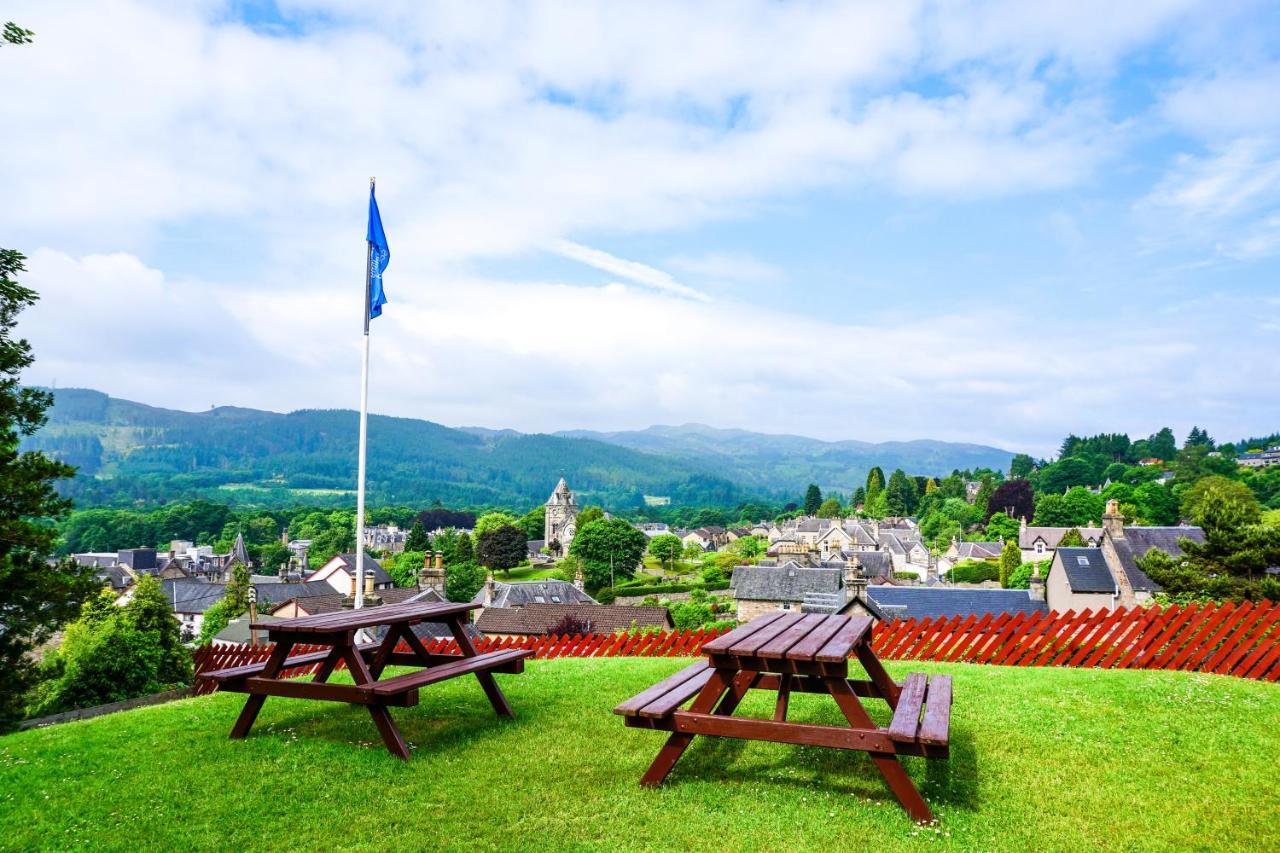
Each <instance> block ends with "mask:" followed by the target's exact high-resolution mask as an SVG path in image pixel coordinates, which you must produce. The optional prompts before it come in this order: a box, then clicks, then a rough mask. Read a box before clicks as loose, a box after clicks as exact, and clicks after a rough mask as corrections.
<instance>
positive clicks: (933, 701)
mask: <svg viewBox="0 0 1280 853" xmlns="http://www.w3.org/2000/svg"><path fill="white" fill-rule="evenodd" d="M919 738H920V742H921V743H923V744H927V745H929V746H946V745H947V744H948V743H949V742H950V741H951V676H949V675H932V676H930V677H929V688H928V690H927V691H926V693H925V703H924V721H923V722H921V723H920V734H919Z"/></svg>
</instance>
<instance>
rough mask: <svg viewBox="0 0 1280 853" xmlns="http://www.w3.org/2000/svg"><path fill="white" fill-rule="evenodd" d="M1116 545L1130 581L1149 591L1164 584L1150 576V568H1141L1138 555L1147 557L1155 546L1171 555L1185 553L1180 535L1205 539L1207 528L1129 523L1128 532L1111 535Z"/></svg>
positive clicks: (1112, 542)
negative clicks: (1144, 569) (1205, 529)
mask: <svg viewBox="0 0 1280 853" xmlns="http://www.w3.org/2000/svg"><path fill="white" fill-rule="evenodd" d="M1108 538H1110V540H1111V544H1112V545H1114V546H1115V549H1116V556H1117V557H1118V558H1119V559H1120V565H1121V567H1122V568H1123V569H1124V571H1125V574H1126V575H1128V577H1129V584H1130V585H1131V586H1132V587H1133V588H1134V589H1135V590H1146V591H1148V592H1151V591H1155V590H1158V589H1160V585H1159V584H1157V583H1156V582H1155V581H1153V580H1152V579H1151V578H1149V577H1147V574H1146V572H1144V571H1142V569H1140V568H1138V563H1137V559H1138V558H1139V557H1145V556H1146V555H1147V553H1148V552H1149V551H1151V549H1153V548H1155V549H1157V550H1160V551H1164V552H1165V553H1166V554H1168V555H1169V556H1170V557H1178V556H1181V555H1182V547H1181V546H1180V545H1179V544H1178V540H1180V539H1190V540H1191V541H1192V542H1203V541H1204V530H1203V529H1201V528H1199V527H1190V526H1187V527H1126V528H1125V529H1124V536H1111V537H1108Z"/></svg>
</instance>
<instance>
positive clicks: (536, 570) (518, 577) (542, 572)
mask: <svg viewBox="0 0 1280 853" xmlns="http://www.w3.org/2000/svg"><path fill="white" fill-rule="evenodd" d="M559 571H560V570H559V569H557V568H556V567H555V566H541V567H539V566H523V567H521V568H516V569H512V570H511V571H510V572H498V573H497V574H495V575H494V577H496V578H497V579H498V580H500V581H540V580H543V579H544V578H550V577H555V576H556V573H557V572H559Z"/></svg>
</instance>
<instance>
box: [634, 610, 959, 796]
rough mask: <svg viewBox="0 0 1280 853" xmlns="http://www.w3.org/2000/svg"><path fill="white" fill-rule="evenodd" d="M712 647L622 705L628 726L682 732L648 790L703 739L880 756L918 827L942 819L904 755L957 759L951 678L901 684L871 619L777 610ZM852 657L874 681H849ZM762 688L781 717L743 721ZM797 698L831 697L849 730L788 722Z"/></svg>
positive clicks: (654, 770)
mask: <svg viewBox="0 0 1280 853" xmlns="http://www.w3.org/2000/svg"><path fill="white" fill-rule="evenodd" d="M702 651H703V653H704V654H705V655H706V659H705V660H700V661H698V662H697V663H694V664H692V665H691V666H687V667H685V668H684V669H682V670H680V671H679V672H677V673H675V674H674V675H672V676H670V677H669V678H666V679H664V680H662V681H660V682H658V683H657V684H655V685H653V686H652V687H650V688H648V689H646V690H643V691H641V692H640V693H638V694H636V695H635V696H633V697H631V698H630V699H628V700H627V701H625V702H623V703H622V704H620V705H618V706H617V707H616V708H614V709H613V710H614V713H615V714H620V715H622V717H623V718H624V720H625V723H626V725H628V726H631V727H635V728H646V729H658V730H662V731H669V732H671V733H672V734H671V736H670V737H669V738H667V742H666V744H665V745H664V746H663V747H662V749H661V751H659V753H658V756H657V758H655V759H654V761H653V764H652V765H650V767H649V769H648V771H647V772H646V773H645V774H644V776H643V778H641V780H640V783H641V784H642V785H660V784H662V781H663V780H664V779H666V778H667V775H668V774H669V773H670V772H671V770H672V769H673V768H674V767H675V765H676V762H677V761H679V760H680V756H681V755H683V754H684V751H685V750H686V749H688V747H689V744H690V743H691V742H692V741H693V738H694V737H695V736H696V735H710V736H713V737H729V738H744V739H748V740H764V741H773V742H776V743H791V744H804V745H810V746H826V747H834V748H836V749H850V750H858V751H862V752H866V753H868V754H870V756H871V759H872V761H873V762H874V763H875V765H876V767H877V768H878V769H879V771H880V773H881V775H883V776H884V778H885V781H886V782H887V783H888V785H889V788H890V790H891V791H893V794H894V796H895V797H897V799H898V802H899V803H901V804H902V807H903V808H904V809H905V810H906V811H907V813H908V814H910V815H911V817H912V818H913V819H914V820H917V821H931V820H933V812H932V811H930V809H929V806H928V804H927V803H925V801H924V798H923V797H921V796H920V792H919V791H917V790H916V787H915V785H914V784H912V782H911V778H910V777H909V776H907V773H906V771H905V770H904V769H903V767H902V765H901V764H900V763H899V762H898V756H899V755H916V756H924V757H926V758H948V757H949V753H950V726H951V677H950V676H947V675H934V676H926V675H925V674H923V673H919V672H913V673H911V674H909V675H908V676H907V677H906V679H905V680H904V681H903V682H902V683H901V684H898V683H897V682H895V681H894V680H893V678H891V677H890V675H889V673H888V672H886V671H885V668H884V666H883V665H882V664H881V663H880V660H879V659H878V658H877V657H876V655H875V652H874V651H872V649H871V620H870V619H869V618H867V617H862V616H855V617H850V616H838V615H824V614H798V613H781V612H779V613H771V614H767V615H764V616H760V617H757V618H756V619H753V620H752V621H751V622H748V623H747V624H746V625H743V626H741V627H739V628H735V629H734V630H732V631H730V632H729V633H727V634H725V635H723V636H721V637H717V638H716V639H714V640H712V641H711V642H709V643H707V644H706V645H704V646H703V647H702ZM851 656H855V657H857V659H858V661H859V663H861V664H862V667H863V669H865V670H866V672H867V675H868V678H867V679H856V680H855V679H850V678H849V658H850V657H851ZM752 689H758V690H772V691H776V693H777V700H776V703H775V706H774V713H773V717H772V719H769V720H763V719H756V718H750V717H735V716H733V713H734V711H735V710H736V709H737V707H738V705H739V703H740V702H741V701H742V699H743V697H744V696H745V695H746V693H747V691H748V690H752ZM797 692H800V693H823V694H827V695H830V696H831V697H832V698H833V699H834V700H835V702H836V704H837V705H838V706H839V708H840V710H841V712H842V713H843V715H844V717H845V719H846V720H847V721H848V723H849V726H848V727H845V726H828V725H813V724H808V723H794V722H788V721H787V710H788V704H789V701H790V695H791V694H792V693H797ZM859 697H862V698H874V699H882V700H884V701H885V702H887V703H888V705H889V707H890V708H892V709H893V717H892V719H891V721H890V723H889V725H888V726H887V727H881V726H878V725H876V723H875V722H874V721H873V720H872V719H871V717H870V716H869V715H868V714H867V712H866V710H865V709H864V708H863V706H862V702H861V701H860V698H859ZM690 699H692V700H693V703H692V704H691V705H690V706H689V708H688V709H687V710H682V709H681V706H683V705H684V703H685V702H688V701H689V700H690Z"/></svg>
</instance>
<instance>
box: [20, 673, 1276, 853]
mask: <svg viewBox="0 0 1280 853" xmlns="http://www.w3.org/2000/svg"><path fill="white" fill-rule="evenodd" d="M687 663H688V661H687V660H675V659H637V658H632V659H608V660H574V659H570V660H557V661H532V662H530V663H529V666H528V670H527V671H526V672H525V673H524V674H523V675H519V676H500V681H501V683H502V685H503V687H504V689H505V690H506V691H507V695H508V697H509V698H510V699H511V701H512V703H513V705H514V706H515V708H516V710H517V713H518V714H519V719H518V720H515V721H500V720H498V719H496V718H495V717H494V716H493V714H492V712H491V710H490V709H489V706H488V704H487V703H486V702H485V700H484V697H483V694H482V693H481V692H480V689H479V686H478V685H477V684H476V683H475V681H474V680H472V679H457V680H453V681H450V682H447V683H445V684H442V685H436V686H433V687H430V688H427V689H425V690H423V692H422V699H421V704H420V705H418V706H417V707H416V708H408V709H395V710H393V714H394V715H395V717H396V718H397V720H398V721H399V722H400V725H401V728H402V731H403V732H404V735H405V737H406V739H407V740H408V741H409V742H410V743H411V744H412V745H413V746H414V747H415V752H414V758H413V760H412V761H411V762H409V763H407V764H404V763H401V762H399V761H397V760H395V759H393V758H391V757H390V756H389V755H388V754H387V753H386V752H385V751H384V750H383V747H382V745H381V743H380V742H379V741H378V737H377V734H376V732H375V730H374V728H373V725H372V723H371V721H370V720H369V718H368V715H367V712H365V711H364V710H363V709H359V708H352V707H349V706H345V705H330V704H320V703H313V702H304V701H301V700H287V699H270V700H268V702H267V704H266V707H265V709H264V710H263V712H262V715H261V717H260V718H259V721H258V726H257V727H256V728H255V729H254V732H253V734H251V735H250V736H249V738H248V739H247V740H244V741H234V742H233V741H229V740H227V738H226V734H227V731H228V730H229V729H230V727H231V724H232V721H233V720H234V718H235V716H236V713H237V712H238V710H239V708H240V705H241V703H242V702H243V697H242V696H239V695H234V694H219V695H214V696H209V697H202V698H198V699H191V700H184V701H182V702H176V703H172V704H169V705H162V706H156V707H152V708H144V709H139V710H136V711H130V712H126V713H121V714H116V715H113V716H108V717H102V718H98V719H95V720H89V721H85V722H80V723H71V724H67V725H63V726H57V727H53V728H49V729H43V730H37V731H30V732H24V733H20V734H16V735H12V736H9V737H6V738H3V739H0V826H3V827H4V831H3V833H0V848H6V849H31V848H65V847H69V846H72V845H86V846H90V847H106V848H125V847H127V848H131V849H134V850H137V849H174V848H188V847H194V848H202V849H210V848H216V849H253V850H260V849H268V850H269V849H290V848H299V849H303V848H305V849H317V848H322V849H332V848H336V847H344V848H345V847H352V848H361V849H379V850H380V849H385V848H396V849H401V848H407V849H457V850H468V851H474V850H492V849H499V850H507V849H512V850H536V851H540V852H541V853H550V852H551V851H561V850H694V849H696V850H726V851H729V850H829V851H840V850H860V849H894V850H896V849H939V848H945V849H955V850H1081V849H1169V850H1172V849H1179V850H1181V849H1215V850H1221V849H1239V850H1246V849H1250V850H1265V849H1273V850H1274V849H1277V848H1280V810H1278V807H1277V802H1278V800H1277V795H1276V792H1277V790H1280V769H1277V768H1278V765H1277V756H1280V688H1278V687H1277V686H1276V685H1273V684H1263V683H1258V682H1248V681H1241V680H1235V679H1229V678H1225V677H1218V676H1209V675H1198V674H1184V673H1165V672H1126V671H1098V670H1071V669H1058V670H1045V669H1011V668H1002V667H983V666H961V665H937V664H914V665H910V666H908V665H905V664H896V665H891V666H890V669H891V670H892V671H893V672H894V673H895V674H896V675H898V676H899V677H900V676H901V675H902V674H903V673H904V672H906V671H907V670H908V669H909V668H910V669H922V670H927V671H930V672H936V671H945V672H950V673H953V674H954V676H955V694H956V701H955V710H954V714H953V717H952V757H951V760H950V762H949V764H947V763H938V762H925V761H924V759H913V758H909V759H905V762H906V766H907V769H908V772H909V773H910V774H911V776H912V777H913V778H914V779H916V780H917V782H918V783H919V784H920V785H921V786H922V790H923V792H924V794H925V796H926V798H927V799H928V800H929V801H930V803H931V804H932V806H933V808H934V811H935V812H936V813H937V815H938V816H939V819H940V820H939V824H938V826H937V827H934V828H920V827H917V826H915V825H913V824H912V823H911V821H910V820H909V819H908V818H907V817H906V816H905V815H904V814H903V812H902V811H901V810H900V809H899V808H898V806H897V804H896V802H895V801H894V800H893V799H892V797H891V796H890V794H889V793H888V790H887V788H886V787H885V786H884V785H883V784H882V782H881V780H880V778H879V776H878V775H877V774H876V773H875V771H874V769H873V766H872V764H871V762H870V761H869V760H868V759H867V757H866V756H865V755H861V754H857V753H845V752H839V751H835V750H823V749H817V748H800V747H788V746H781V745H776V744H763V743H747V742H739V741H715V740H711V739H706V738H702V739H699V741H697V742H695V744H694V745H693V747H692V748H691V749H690V750H689V751H688V752H687V753H686V754H685V757H684V759H683V760H682V761H681V763H680V764H679V765H677V767H676V769H675V772H674V773H673V774H672V775H671V777H670V779H669V780H668V782H667V785H666V786H665V787H664V788H662V789H660V790H645V789H641V788H640V787H638V785H637V784H636V783H637V781H638V780H639V778H640V775H641V774H642V773H643V772H644V770H645V767H646V766H647V765H648V763H649V761H650V760H651V759H652V758H653V756H654V754H655V753H656V751H657V749H658V747H659V746H660V745H661V743H662V741H663V739H664V738H665V737H666V735H665V734H664V733H660V732H652V731H643V730H639V729H627V728H624V726H623V725H622V721H621V719H620V718H618V717H615V716H614V715H613V714H612V713H610V709H611V708H612V707H613V705H614V704H615V703H617V702H619V701H620V700H622V699H624V698H626V697H628V696H630V695H631V694H633V693H635V692H638V691H639V690H641V689H642V688H644V687H646V686H648V685H649V684H651V683H652V682H654V681H655V680H657V679H658V678H660V677H662V676H664V675H666V674H667V673H669V672H672V671H674V670H675V669H677V668H679V667H681V666H684V665H686V664H687ZM767 702H768V697H767V696H759V697H754V698H749V700H748V703H746V704H744V707H743V711H742V712H744V713H753V714H765V713H767V712H768V710H769V709H770V707H771V706H769V705H768V704H767ZM869 705H870V706H871V708H872V711H873V714H875V715H876V716H877V717H878V718H879V719H880V720H881V721H882V722H883V721H884V720H885V717H886V714H885V713H884V712H885V710H886V709H885V707H884V705H883V703H869ZM792 707H793V709H794V710H793V719H799V720H810V721H821V722H830V723H834V722H836V720H837V716H836V712H835V710H834V708H833V707H832V705H831V703H830V700H829V699H828V700H826V701H825V702H824V701H823V700H822V698H821V697H817V696H797V697H795V698H794V699H793V704H792Z"/></svg>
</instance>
